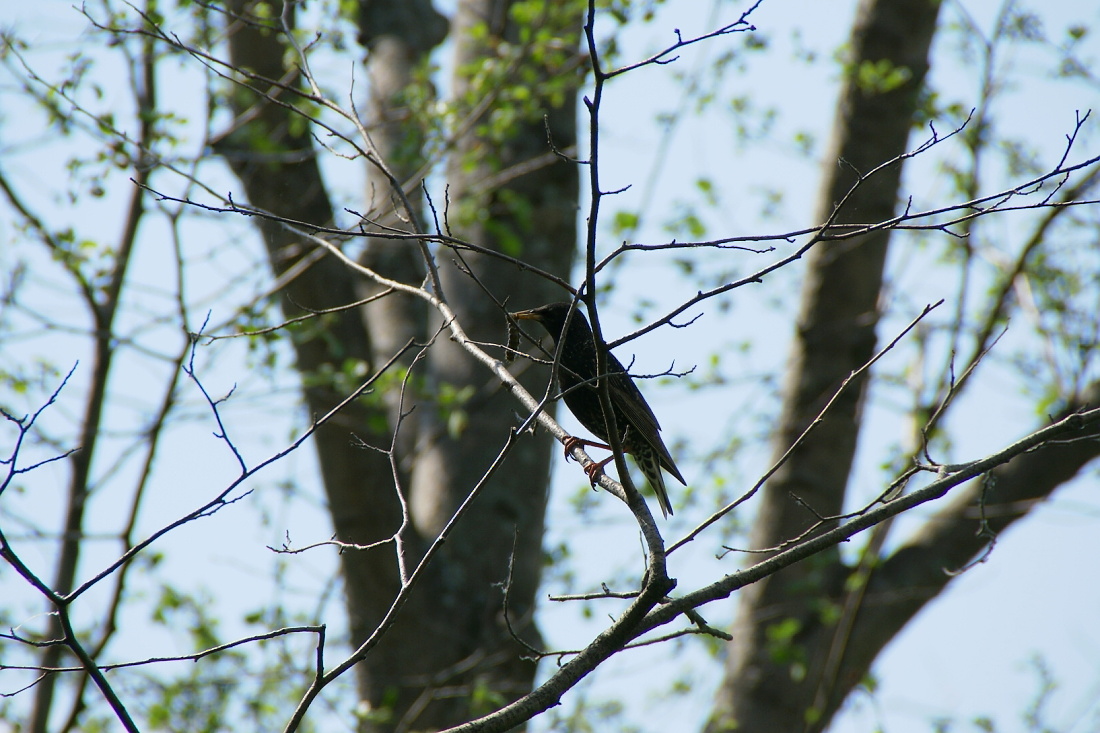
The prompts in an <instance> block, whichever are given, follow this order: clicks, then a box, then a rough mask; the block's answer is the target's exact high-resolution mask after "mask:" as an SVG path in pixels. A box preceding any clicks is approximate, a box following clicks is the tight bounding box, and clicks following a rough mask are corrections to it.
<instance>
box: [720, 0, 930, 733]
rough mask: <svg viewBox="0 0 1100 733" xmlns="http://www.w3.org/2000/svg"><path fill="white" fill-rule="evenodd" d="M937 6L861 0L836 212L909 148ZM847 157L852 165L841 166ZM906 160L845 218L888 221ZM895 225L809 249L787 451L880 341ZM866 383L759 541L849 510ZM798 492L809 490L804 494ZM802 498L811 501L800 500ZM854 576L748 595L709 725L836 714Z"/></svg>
mask: <svg viewBox="0 0 1100 733" xmlns="http://www.w3.org/2000/svg"><path fill="white" fill-rule="evenodd" d="M938 11H939V3H937V2H934V1H933V0H900V1H899V0H863V1H862V2H861V3H860V5H859V8H858V11H857V18H856V24H855V27H854V30H853V33H852V39H851V42H850V46H851V60H850V65H849V70H848V73H847V74H846V78H845V83H844V86H843V89H842V91H841V98H840V104H839V109H838V112H837V119H836V123H835V128H834V137H833V142H832V145H831V152H830V154H829V155H828V156H827V157H826V166H827V169H826V170H827V171H828V174H827V176H826V179H825V181H824V185H823V188H822V193H821V200H820V202H819V204H818V220H819V221H825V220H826V219H827V217H828V216H829V215H830V214H831V213H832V212H833V210H834V208H835V206H836V204H837V202H839V201H840V200H841V199H842V198H843V197H844V195H845V194H846V193H847V192H848V191H849V189H851V188H852V186H853V185H855V183H856V181H857V179H858V176H862V175H865V174H867V173H869V172H870V171H871V170H872V169H873V168H875V167H876V166H878V165H880V164H881V163H884V162H885V161H888V160H890V159H892V158H894V157H896V156H898V155H900V154H901V153H903V152H905V150H906V145H907V141H908V139H909V130H910V128H911V126H912V121H913V115H914V112H915V110H916V103H917V96H918V93H919V91H920V89H921V85H922V83H923V80H924V76H925V73H926V71H927V69H928V51H929V47H930V45H931V42H932V36H933V32H934V29H935V25H936V17H937V14H938ZM882 61H886V62H888V63H889V65H890V66H891V67H893V68H894V69H897V68H903V69H907V70H908V79H907V80H906V81H905V82H904V83H902V84H900V85H899V86H897V87H895V88H893V89H890V90H888V91H881V90H879V89H876V88H870V87H868V86H867V85H866V84H864V85H862V86H861V84H860V83H859V81H858V80H859V78H860V77H859V75H858V74H857V71H858V70H859V69H860V68H861V65H864V64H874V63H881V62H882ZM840 160H843V161H844V162H838V161H840ZM900 178H901V166H900V165H894V166H891V167H889V168H887V169H886V170H884V171H881V172H879V173H878V174H876V175H875V176H874V177H872V178H870V179H868V180H866V181H864V182H863V183H861V184H860V186H859V188H858V190H857V191H856V192H855V194H854V195H853V196H852V197H851V198H850V200H849V201H848V203H847V204H846V205H845V206H844V208H843V209H842V210H841V211H840V212H839V215H838V217H837V220H836V221H837V223H846V222H847V223H866V222H877V221H883V220H886V219H889V218H890V217H891V216H892V215H893V212H894V208H895V203H896V201H897V196H898V186H899V182H900ZM888 242H889V232H877V233H874V234H870V235H867V236H863V237H859V238H853V239H846V240H842V241H839V242H828V241H827V242H823V243H821V244H819V245H818V246H817V247H816V248H814V249H813V250H811V253H810V255H809V257H808V259H807V273H806V280H805V284H804V286H803V292H802V307H801V312H800V315H799V319H798V325H797V335H796V338H795V343H794V349H793V354H792V356H791V362H790V366H789V367H788V369H789V371H788V374H787V381H786V383H785V385H784V392H783V411H782V414H781V416H780V420H779V427H778V430H777V431H776V436H775V444H774V445H775V448H774V455H775V457H776V459H778V457H779V456H781V455H782V454H783V453H784V452H785V451H786V450H787V448H788V447H789V446H790V445H791V444H792V443H794V441H795V440H796V439H797V438H798V436H799V435H800V434H801V433H802V432H803V431H804V430H805V429H806V427H807V426H808V425H809V424H810V423H811V422H812V421H813V419H814V418H815V417H816V415H817V414H818V413H819V412H820V410H821V409H822V407H824V405H825V404H826V402H827V401H828V400H829V398H830V397H832V395H833V393H834V392H835V391H836V389H837V387H839V386H840V384H841V383H842V382H843V381H844V379H845V378H846V377H848V375H849V374H851V373H852V372H853V371H855V370H856V369H858V368H859V367H860V366H862V365H863V364H864V363H866V362H867V361H868V360H869V359H870V358H871V356H872V355H873V354H874V350H875V326H876V324H877V322H878V317H879V310H878V299H879V292H880V289H881V287H882V281H883V266H884V264H885V261H886V251H887V245H888ZM865 386H866V379H865V378H864V379H859V380H858V381H857V382H854V383H853V384H851V385H849V387H848V389H847V391H846V393H845V394H844V395H842V396H841V398H840V399H838V400H837V402H836V404H834V405H833V407H832V409H831V410H830V411H829V413H828V414H827V415H826V416H825V418H824V420H823V422H822V423H821V424H819V425H818V426H817V427H816V428H815V429H814V431H813V433H811V435H810V436H809V439H808V440H806V441H805V442H804V443H803V444H802V446H801V447H800V448H799V449H798V450H796V451H795V452H794V454H793V455H792V456H791V457H790V459H789V460H788V461H787V463H786V464H784V466H783V467H782V468H781V469H780V470H779V471H778V472H777V473H776V474H775V475H774V476H773V477H772V479H771V480H770V481H769V482H768V483H767V485H766V486H765V488H764V491H763V492H762V498H761V504H760V509H759V514H758V516H757V517H756V519H755V522H754V525H753V536H752V546H753V547H755V548H759V549H763V548H769V547H776V546H778V545H779V544H780V543H782V542H784V541H785V540H788V539H790V538H793V537H795V536H797V535H799V534H800V533H801V532H803V531H804V530H805V529H807V528H808V527H809V526H810V525H811V524H813V523H814V521H815V520H816V517H815V516H814V514H813V513H811V512H810V511H808V510H807V509H806V506H809V507H810V508H811V509H812V510H813V512H816V513H817V514H819V515H823V516H826V515H834V514H839V513H840V511H841V509H842V507H843V502H844V492H845V487H846V485H847V482H848V475H849V472H850V470H851V466H852V459H853V457H854V455H855V450H856V443H857V438H858V435H859V425H860V407H861V403H862V399H863V393H864V390H865ZM792 497H798V499H799V501H795V500H794V499H793V498H792ZM800 502H801V503H800ZM844 577H845V571H844V568H843V567H842V566H841V564H840V560H839V554H838V553H837V551H835V550H834V551H832V552H829V553H825V554H823V555H820V556H818V557H816V558H814V559H813V560H812V561H809V562H804V563H800V564H799V565H796V566H794V567H791V568H788V569H786V570H785V571H784V572H782V573H779V574H778V575H776V576H773V577H771V578H768V579H767V580H765V581H762V582H759V583H756V584H754V585H752V586H750V587H748V588H746V589H745V590H744V591H742V593H741V596H740V608H739V611H738V619H737V621H736V623H735V624H734V628H733V634H734V641H733V642H732V643H731V644H730V646H729V657H728V658H727V666H726V678H725V681H724V682H723V684H722V687H721V688H720V690H719V692H718V696H717V699H716V705H715V711H714V714H713V717H712V720H711V722H710V724H709V725H708V727H707V730H708V731H711V732H713V733H717V731H725V730H733V729H739V730H751V731H764V730H768V731H798V730H810V731H816V730H821V729H823V728H824V727H825V725H826V724H827V723H828V720H829V715H831V711H827V710H826V709H824V708H823V707H822V706H821V705H820V702H819V701H818V700H817V699H816V698H817V690H818V685H819V681H820V679H821V676H822V673H823V671H824V663H825V660H826V655H825V654H822V653H820V651H821V649H822V648H826V649H827V648H828V643H829V642H830V639H831V627H830V626H829V625H827V624H826V623H824V622H823V615H825V614H826V613H827V610H828V607H829V605H830V599H834V598H836V597H837V596H838V594H839V592H840V591H841V588H842V584H843V581H844Z"/></svg>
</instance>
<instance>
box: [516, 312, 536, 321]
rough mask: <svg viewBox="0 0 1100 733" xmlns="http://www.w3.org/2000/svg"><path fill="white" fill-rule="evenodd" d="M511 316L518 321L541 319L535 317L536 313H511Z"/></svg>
mask: <svg viewBox="0 0 1100 733" xmlns="http://www.w3.org/2000/svg"><path fill="white" fill-rule="evenodd" d="M509 315H510V316H512V318H515V319H516V320H517V321H537V320H538V319H539V317H538V316H537V315H535V312H534V311H516V312H515V313H510V314H509Z"/></svg>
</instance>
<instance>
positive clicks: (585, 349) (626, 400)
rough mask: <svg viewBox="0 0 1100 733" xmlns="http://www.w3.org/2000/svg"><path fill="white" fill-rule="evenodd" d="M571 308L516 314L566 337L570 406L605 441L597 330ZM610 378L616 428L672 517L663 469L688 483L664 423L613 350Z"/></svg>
mask: <svg viewBox="0 0 1100 733" xmlns="http://www.w3.org/2000/svg"><path fill="white" fill-rule="evenodd" d="M570 307H571V306H570V304H569V303H549V304H547V305H544V306H540V307H538V308H533V309H531V310H525V311H519V312H518V313H513V314H512V317H513V318H516V319H519V320H530V321H538V322H539V323H541V324H542V326H543V327H544V328H545V329H546V330H547V331H548V332H549V333H550V335H551V336H552V337H553V338H554V341H555V343H557V342H561V341H564V342H563V343H562V344H561V347H560V352H561V353H560V356H559V360H560V361H559V364H558V384H559V386H560V387H561V391H562V395H563V397H564V399H565V404H566V406H567V407H568V408H569V411H570V412H572V413H573V415H574V416H575V417H576V418H577V420H578V421H580V423H581V425H583V426H584V427H585V428H587V429H588V430H589V431H591V432H592V433H593V434H595V435H596V437H598V438H600V439H601V440H603V441H604V442H610V440H609V434H610V431H609V430H608V429H607V420H606V419H605V418H604V412H603V406H602V405H601V404H600V395H599V392H598V391H597V386H596V385H597V382H596V376H597V375H596V344H595V341H594V340H593V338H592V329H591V328H589V326H588V321H587V320H585V318H584V315H582V314H581V313H580V311H578V310H575V311H574V312H573V315H572V317H570V316H569V309H570ZM567 319H568V328H567V327H566V324H567ZM563 334H564V339H563ZM607 379H608V388H609V391H610V396H611V406H612V409H614V411H615V426H616V427H617V428H618V431H619V443H620V444H621V445H622V448H623V452H624V453H629V454H631V455H632V456H634V460H635V461H636V462H637V464H638V467H639V468H640V469H642V473H643V474H645V477H646V479H647V480H648V481H649V485H650V486H652V487H653V491H654V492H655V493H656V494H657V500H658V501H659V502H660V504H661V513H662V514H663V515H664V516H665V517H668V515H670V514H672V504H671V502H669V500H668V492H666V491H665V480H664V476H663V475H662V474H661V469H662V468H663V469H665V470H666V471H668V472H669V473H670V474H672V475H673V476H675V477H676V480H677V481H679V482H680V483H682V484H684V485H685V486H686V485H687V482H686V481H684V477H683V476H681V475H680V471H679V469H678V468H676V464H675V463H673V461H672V456H671V455H670V454H669V452H668V448H666V447H665V444H664V442H663V441H662V440H661V434H660V430H661V426H660V425H659V424H658V423H657V418H656V417H655V416H654V414H653V410H651V409H650V407H649V405H648V404H646V401H645V398H644V397H642V393H641V392H639V391H638V387H637V386H636V385H635V384H634V380H633V379H631V378H630V375H629V374H627V373H626V369H625V368H623V365H622V364H621V363H620V362H619V360H618V359H616V358H615V357H614V356H613V355H612V354H610V353H609V354H608V355H607ZM592 445H595V444H592ZM599 447H604V448H606V447H607V446H599ZM567 450H568V448H567ZM610 460H611V458H608V459H607V460H605V461H603V462H601V463H599V464H597V467H594V468H592V469H591V474H590V475H594V474H595V472H596V470H597V468H602V467H603V466H604V464H606V463H607V462H608V461H610Z"/></svg>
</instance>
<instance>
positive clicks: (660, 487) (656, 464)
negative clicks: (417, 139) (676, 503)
mask: <svg viewBox="0 0 1100 733" xmlns="http://www.w3.org/2000/svg"><path fill="white" fill-rule="evenodd" d="M633 455H634V460H635V461H637V463H638V468H640V469H642V474H644V475H645V477H646V480H647V481H649V485H650V486H651V487H652V488H653V493H655V494H656V495H657V503H658V504H660V505H661V514H662V515H663V516H664V518H665V519H668V518H669V517H670V516H671V515H672V502H671V501H669V499H668V491H666V490H665V477H664V474H662V473H661V461H660V458H658V456H657V454H656V453H655V452H654V451H652V450H648V451H637V450H636V451H634V453H633Z"/></svg>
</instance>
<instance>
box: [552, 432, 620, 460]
mask: <svg viewBox="0 0 1100 733" xmlns="http://www.w3.org/2000/svg"><path fill="white" fill-rule="evenodd" d="M563 445H564V446H565V457H566V458H569V457H571V456H572V454H573V449H574V448H576V447H577V446H588V447H589V448H602V449H603V450H611V446H609V445H604V444H603V443H597V442H595V441H594V440H585V439H584V438H578V437H576V436H575V435H568V436H566V438H565V442H564V443H563Z"/></svg>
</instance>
